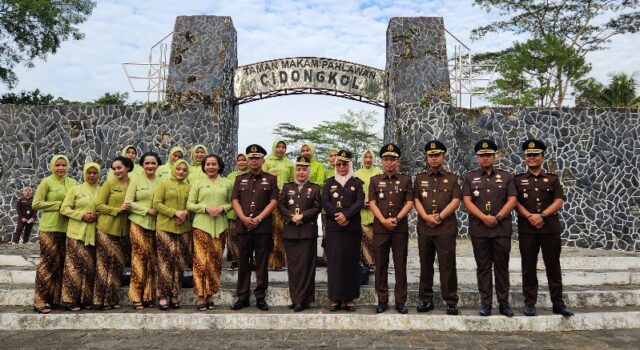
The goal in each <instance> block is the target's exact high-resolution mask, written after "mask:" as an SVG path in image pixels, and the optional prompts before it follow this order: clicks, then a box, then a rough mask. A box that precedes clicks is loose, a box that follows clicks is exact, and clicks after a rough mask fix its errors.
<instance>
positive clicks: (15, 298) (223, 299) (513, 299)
mask: <svg viewBox="0 0 640 350" xmlns="http://www.w3.org/2000/svg"><path fill="white" fill-rule="evenodd" d="M127 291H128V288H122V290H121V294H120V300H121V302H122V304H123V305H130V304H131V303H130V302H129V301H128V300H127V297H126V296H127ZM391 294H392V295H391V296H390V302H391V303H392V304H393V303H394V302H395V300H394V297H393V293H391ZM458 296H459V298H460V299H459V301H458V306H459V307H463V308H464V307H470V308H476V307H478V306H479V303H480V299H479V298H480V296H479V294H478V291H477V290H475V289H469V288H466V289H465V290H460V291H459V292H458ZM563 298H564V301H565V304H566V305H567V307H569V308H590V307H624V306H640V289H622V290H615V289H609V290H598V289H597V288H596V289H594V290H581V291H567V290H565V292H564V293H563ZM235 300H236V293H235V289H234V288H230V287H226V288H225V287H223V288H221V290H220V292H219V293H218V295H216V296H215V297H214V302H215V304H216V305H220V306H224V307H226V306H230V305H232V304H233V303H234V302H235ZM433 300H434V303H435V304H436V306H437V307H438V308H444V306H445V304H444V302H443V301H442V298H441V297H440V292H439V291H438V290H436V291H435V293H434V299H433ZM496 300H497V299H496V298H494V302H496ZM180 301H181V303H182V304H183V305H195V304H196V297H195V296H194V294H193V289H191V288H185V289H183V290H182V295H181V297H180ZM267 302H268V303H269V304H270V305H272V306H287V305H289V304H291V299H290V298H289V289H288V288H287V287H283V286H277V287H276V286H272V287H269V289H268V291H267ZM377 302H378V301H377V297H376V294H375V291H374V289H373V287H372V286H366V287H363V288H361V289H360V298H359V299H358V300H357V304H358V305H377ZM418 302H419V299H418V291H417V289H415V287H414V288H411V289H410V290H409V296H408V301H407V304H408V305H410V308H413V307H414V306H415V305H417V304H418ZM509 302H510V303H511V306H512V307H514V308H522V307H524V297H523V295H522V291H520V290H515V289H512V291H511V293H510V296H509ZM252 303H254V304H255V302H254V301H252ZM327 303H328V293H327V289H326V285H325V286H322V287H317V288H316V304H318V305H321V306H324V305H326V304H327ZM32 304H33V288H26V287H25V288H17V289H6V288H5V289H2V288H0V306H30V305H32ZM537 306H538V307H547V308H550V307H551V306H552V302H551V299H550V297H549V292H548V291H546V290H540V291H539V293H538V303H537Z"/></svg>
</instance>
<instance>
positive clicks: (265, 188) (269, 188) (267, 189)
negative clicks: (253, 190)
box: [260, 185, 271, 191]
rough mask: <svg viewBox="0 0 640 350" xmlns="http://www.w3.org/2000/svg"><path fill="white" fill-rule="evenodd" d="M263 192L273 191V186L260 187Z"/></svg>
mask: <svg viewBox="0 0 640 350" xmlns="http://www.w3.org/2000/svg"><path fill="white" fill-rule="evenodd" d="M260 188H261V189H262V190H263V191H271V186H270V185H262V186H261V187H260Z"/></svg>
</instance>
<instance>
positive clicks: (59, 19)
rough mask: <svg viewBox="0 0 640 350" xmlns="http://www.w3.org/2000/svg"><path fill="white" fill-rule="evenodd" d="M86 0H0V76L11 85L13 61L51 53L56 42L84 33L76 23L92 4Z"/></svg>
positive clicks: (30, 60)
mask: <svg viewBox="0 0 640 350" xmlns="http://www.w3.org/2000/svg"><path fill="white" fill-rule="evenodd" d="M95 5H96V4H95V2H93V1H90V0H0V80H1V81H2V83H4V84H5V85H6V86H7V87H9V88H10V89H12V88H13V87H15V85H16V83H17V82H18V77H17V75H16V74H15V72H14V71H13V69H14V67H15V66H16V65H17V64H20V63H23V64H25V65H26V66H27V67H33V66H34V64H33V60H34V59H36V58H40V59H46V56H47V54H49V53H51V54H55V53H56V52H57V50H58V48H59V47H60V44H61V43H62V42H63V41H65V40H67V39H69V38H71V39H74V40H80V39H82V38H83V37H84V34H82V33H81V32H80V31H79V30H78V28H77V27H76V25H78V24H81V23H83V22H84V21H85V20H86V19H87V18H88V16H89V15H91V12H92V11H93V8H94V7H95Z"/></svg>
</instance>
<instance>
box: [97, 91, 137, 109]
mask: <svg viewBox="0 0 640 350" xmlns="http://www.w3.org/2000/svg"><path fill="white" fill-rule="evenodd" d="M128 98H129V93H128V92H119V91H116V92H114V93H110V92H105V93H104V95H102V96H100V97H98V99H96V100H95V101H93V103H92V104H94V105H116V106H124V105H125V104H127V99H128Z"/></svg>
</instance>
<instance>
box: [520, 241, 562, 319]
mask: <svg viewBox="0 0 640 350" xmlns="http://www.w3.org/2000/svg"><path fill="white" fill-rule="evenodd" d="M518 243H519V246H520V256H521V259H522V294H523V295H524V302H525V304H527V305H535V303H536V302H537V301H538V275H537V272H536V266H537V264H538V252H540V249H542V260H543V261H544V267H545V270H546V272H547V282H548V284H549V294H550V295H551V302H552V303H553V306H555V307H561V306H564V301H563V300H562V270H561V269H560V251H561V250H562V241H561V240H560V233H548V234H527V233H523V234H520V235H519V242H518Z"/></svg>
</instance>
